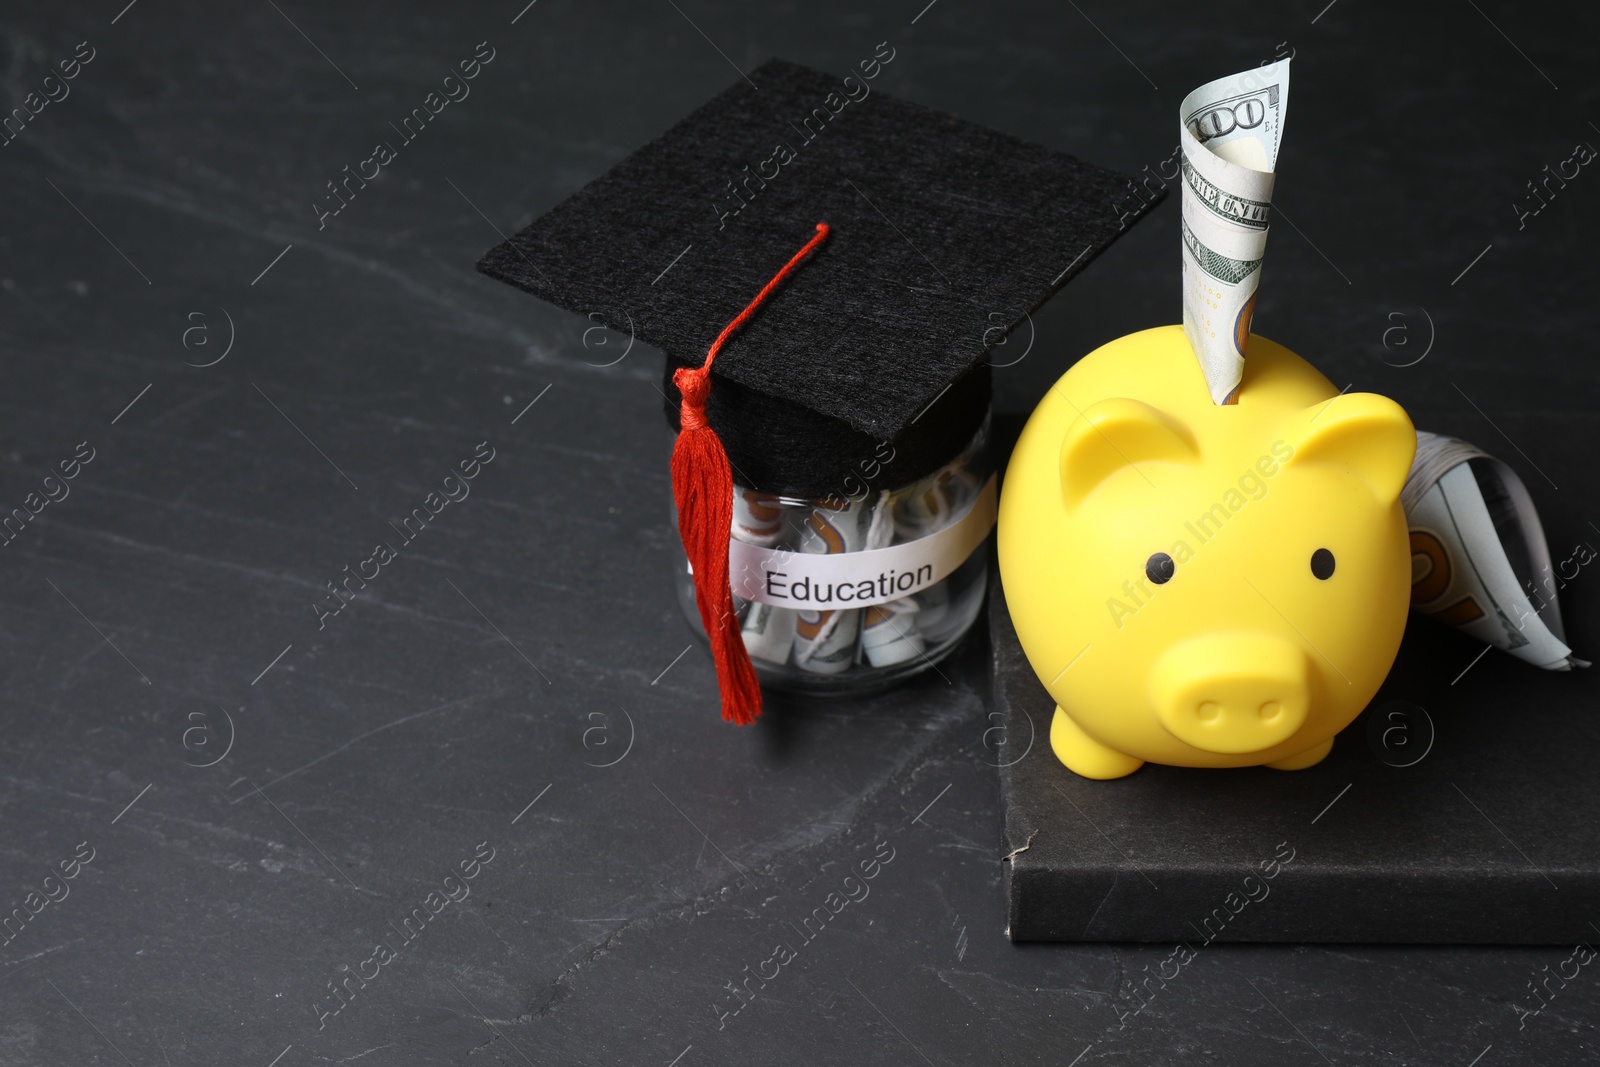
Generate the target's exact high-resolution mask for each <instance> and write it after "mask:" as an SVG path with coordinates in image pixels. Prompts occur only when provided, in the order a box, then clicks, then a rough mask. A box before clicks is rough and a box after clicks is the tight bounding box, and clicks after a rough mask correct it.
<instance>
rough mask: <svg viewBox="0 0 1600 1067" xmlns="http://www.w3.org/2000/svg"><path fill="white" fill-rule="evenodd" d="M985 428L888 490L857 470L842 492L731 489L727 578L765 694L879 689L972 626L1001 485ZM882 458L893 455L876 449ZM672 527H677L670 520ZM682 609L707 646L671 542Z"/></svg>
mask: <svg viewBox="0 0 1600 1067" xmlns="http://www.w3.org/2000/svg"><path fill="white" fill-rule="evenodd" d="M988 445H989V422H988V420H987V419H985V420H984V422H983V425H982V426H981V427H980V428H979V430H978V432H977V433H976V434H975V435H974V436H973V438H972V440H971V441H969V442H968V443H967V445H966V447H965V448H963V449H962V450H961V452H960V454H959V455H957V456H956V457H955V458H954V459H953V460H951V461H950V462H949V463H947V464H945V465H944V466H943V467H941V468H939V469H938V470H936V471H934V472H933V473H932V474H929V475H927V476H925V477H923V478H919V479H917V480H916V481H914V482H912V483H910V484H909V485H903V486H900V487H898V488H893V489H884V488H881V487H878V486H874V485H873V484H872V481H873V479H872V478H871V477H870V476H867V471H869V470H871V471H873V472H879V471H880V470H882V469H887V467H888V466H889V464H890V461H891V460H892V459H893V452H892V450H890V451H889V452H888V454H887V455H880V456H878V457H876V458H875V461H874V462H871V463H864V464H862V474H863V477H861V478H859V479H847V481H849V482H852V483H853V484H847V485H844V486H841V492H840V494H839V495H837V496H832V497H827V498H821V499H804V498H800V497H791V496H780V495H777V494H773V493H766V492H763V491H761V490H759V489H756V488H753V487H749V486H739V485H735V486H734V507H733V529H732V531H731V537H730V543H729V578H730V584H731V585H732V587H733V593H734V604H735V606H736V607H737V609H738V612H739V619H740V629H741V631H742V633H743V634H744V644H745V648H746V650H747V651H749V653H750V660H751V662H752V663H753V664H754V665H755V669H756V674H757V675H758V676H759V677H760V679H761V683H762V685H763V686H766V687H770V688H773V689H780V690H794V691H809V692H821V693H846V692H865V691H871V690H875V689H881V688H885V687H887V686H889V685H891V684H893V683H895V682H898V681H900V680H902V679H905V678H909V677H911V676H912V675H914V674H919V673H921V672H922V671H925V670H928V669H929V668H931V667H933V666H934V664H936V663H938V662H939V660H941V659H943V658H944V657H945V656H947V655H949V653H950V652H951V651H952V650H953V649H954V648H955V646H956V644H957V643H958V642H960V640H961V638H962V637H963V636H964V635H965V634H966V632H967V631H968V630H969V629H971V628H972V624H973V622H974V621H976V619H977V617H978V612H979V609H980V607H981V605H982V601H983V594H984V590H985V588H986V587H987V585H988V569H989V564H988V558H989V556H988V552H987V551H986V549H985V547H984V546H985V545H986V544H987V541H988V535H989V532H990V531H991V530H992V529H993V528H994V517H995V508H996V501H997V485H996V479H995V477H994V470H993V464H992V462H991V460H990V457H989V452H988ZM883 447H884V448H885V449H889V446H887V445H886V446H883ZM673 529H674V530H676V529H677V519H676V516H674V517H673ZM676 585H677V593H678V602H679V605H680V606H681V607H682V609H683V613H684V617H685V618H686V619H688V621H689V625H690V627H691V628H692V629H693V630H694V632H695V634H696V635H697V636H698V637H699V638H700V640H701V641H702V642H703V643H704V642H706V640H707V639H706V633H705V628H704V626H702V625H701V621H700V612H699V610H698V608H697V607H696V606H695V592H694V575H693V572H692V571H691V569H690V567H689V563H688V560H687V559H686V558H685V557H684V556H683V552H682V546H681V545H680V546H679V550H678V556H677V578H676Z"/></svg>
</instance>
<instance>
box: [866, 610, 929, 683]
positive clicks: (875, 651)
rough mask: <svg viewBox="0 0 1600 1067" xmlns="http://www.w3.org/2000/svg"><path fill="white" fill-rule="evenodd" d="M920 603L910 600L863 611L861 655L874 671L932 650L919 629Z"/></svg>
mask: <svg viewBox="0 0 1600 1067" xmlns="http://www.w3.org/2000/svg"><path fill="white" fill-rule="evenodd" d="M916 611H917V605H916V602H915V601H913V600H912V599H911V598H909V597H907V598H905V599H902V600H891V601H889V602H888V603H887V604H874V605H872V607H870V608H862V609H861V654H862V655H864V656H865V657H866V658H867V662H868V663H870V664H872V665H873V666H874V667H893V666H894V665H895V664H897V663H904V662H906V661H907V660H911V659H916V658H917V657H919V656H921V655H922V654H923V653H924V652H926V651H927V650H928V643H927V640H926V639H925V638H924V637H923V636H922V631H920V630H919V629H917V623H916Z"/></svg>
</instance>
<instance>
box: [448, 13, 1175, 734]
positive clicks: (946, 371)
mask: <svg viewBox="0 0 1600 1067" xmlns="http://www.w3.org/2000/svg"><path fill="white" fill-rule="evenodd" d="M887 47H888V46H887V45H886V44H885V45H880V46H879V47H878V50H877V52H876V53H875V55H874V57H873V58H872V59H870V60H864V61H862V62H861V63H860V64H858V69H857V70H856V71H852V72H851V74H849V75H848V76H846V77H843V78H840V77H835V76H832V75H828V74H822V73H819V72H817V71H814V70H809V69H807V68H805V67H801V66H796V65H795V64H793V63H785V62H781V61H778V60H773V61H771V62H768V63H766V64H764V65H763V66H761V67H759V68H757V69H756V70H755V71H753V72H752V73H751V75H750V77H749V78H748V79H744V80H741V81H738V82H735V83H734V85H733V86H732V87H731V88H730V89H728V90H726V91H725V92H723V93H722V94H721V95H719V96H717V97H716V98H715V99H713V100H712V101H711V102H710V103H708V104H706V105H705V106H703V107H701V108H700V109H699V110H697V111H695V112H694V113H693V114H691V115H690V116H689V117H688V118H686V119H684V120H683V121H682V122H680V123H678V124H677V125H676V126H674V127H673V128H672V129H670V130H668V131H667V132H666V133H665V134H664V135H662V136H661V137H659V138H657V139H656V140H654V141H652V142H650V143H649V144H647V145H645V146H644V147H643V148H641V149H639V151H637V152H635V153H634V154H633V155H631V156H629V157H628V158H627V159H625V160H623V161H622V162H621V163H619V164H617V165H616V166H615V167H613V168H612V169H611V170H610V171H609V172H607V173H606V174H604V175H603V176H601V177H599V178H597V179H595V180H594V181H592V182H590V183H589V184H588V185H586V186H584V188H582V189H580V190H579V191H578V192H577V193H575V194H573V195H572V196H571V197H570V198H568V199H567V200H566V201H565V202H563V203H562V204H559V205H557V206H556V207H555V208H554V209H553V210H551V211H550V212H549V213H548V214H546V215H545V216H543V217H542V218H540V219H538V220H536V221H535V222H534V223H533V224H532V225H530V226H528V227H527V228H526V229H524V230H522V231H521V232H520V233H518V234H517V235H516V236H515V237H513V238H511V239H510V240H509V241H507V242H505V243H504V244H501V245H499V246H497V247H495V248H493V249H491V250H490V251H489V252H488V253H487V254H486V255H485V256H484V257H483V259H482V260H481V261H480V262H479V264H478V267H479V269H480V270H482V271H483V272H484V273H486V274H489V275H491V276H492V277H495V278H499V279H501V280H503V281H507V282H510V283H511V284H513V285H516V286H518V287H519V288H522V289H525V290H527V291H528V292H530V293H533V294H534V295H535V296H540V297H543V298H544V299H546V300H548V301H550V302H551V303H554V304H556V305H558V306H560V307H563V308H566V309H567V310H569V311H574V312H577V313H579V314H582V315H586V316H589V317H590V318H591V319H594V320H598V321H601V322H604V323H605V324H606V325H608V326H610V327H612V328H614V329H617V330H620V331H624V332H628V333H630V334H631V335H633V336H634V337H637V338H638V339H639V340H640V341H643V342H645V343H646V344H649V345H653V346H655V347H657V348H661V349H664V350H665V351H666V353H667V370H666V381H665V388H664V390H663V392H664V394H665V395H666V396H667V398H668V399H667V404H668V419H669V421H671V422H672V423H673V425H674V426H679V425H680V422H681V427H680V433H679V436H678V442H677V445H676V446H675V448H674V451H673V465H672V469H673V490H674V495H675V497H676V499H677V502H678V513H679V514H678V522H679V531H680V533H681V534H682V536H683V541H684V549H685V551H686V553H687V554H688V557H689V561H690V563H691V565H692V567H693V572H694V576H695V577H694V580H695V591H696V599H697V601H698V606H699V609H700V616H701V620H702V622H703V623H704V624H705V627H706V631H707V634H708V636H709V637H710V639H711V646H712V654H713V657H714V658H715V660H716V662H717V674H718V681H719V684H720V685H721V688H722V699H723V716H724V717H725V718H728V719H731V720H733V721H736V722H748V721H750V720H751V719H752V718H754V717H755V715H756V714H758V713H759V711H760V691H759V688H758V686H757V682H756V677H755V673H754V671H753V669H752V667H751V664H750V659H749V657H748V655H747V654H746V651H745V648H744V645H743V643H742V639H741V636H740V632H739V622H738V619H737V616H736V614H735V611H734V602H733V599H732V594H731V592H730V589H729V585H728V578H727V567H728V558H727V556H728V543H727V540H728V531H729V524H730V520H731V509H732V503H731V499H732V484H731V481H730V472H729V466H730V464H731V467H732V471H733V472H736V474H737V480H738V482H739V483H740V484H743V485H745V486H747V487H749V488H753V489H758V490H763V491H766V492H772V493H779V494H783V495H787V496H797V497H808V498H818V497H830V496H838V495H841V494H843V493H845V492H847V491H848V486H849V485H850V484H851V480H850V479H851V476H852V475H853V473H854V472H855V471H856V469H857V468H858V466H859V465H860V464H861V463H862V462H863V461H865V460H868V459H871V458H872V457H874V456H875V455H877V454H878V452H877V449H878V447H879V446H880V444H881V443H882V442H885V441H887V442H891V443H892V446H893V450H894V451H893V453H892V454H893V456H894V459H893V462H892V469H891V470H889V471H888V472H887V473H886V477H887V478H888V479H890V480H892V481H893V482H894V483H895V484H897V485H906V484H908V483H910V482H912V481H914V480H915V479H917V478H920V477H922V476H923V475H926V474H929V473H931V472H933V471H934V470H936V469H938V468H939V467H941V466H942V465H944V464H945V463H947V462H949V461H950V460H951V459H953V458H954V457H955V456H956V455H957V454H958V453H959V452H960V451H961V450H962V448H963V447H964V446H965V445H966V444H967V442H968V441H969V439H971V438H972V436H973V434H974V433H975V432H976V431H977V430H978V428H979V426H980V425H981V424H982V423H983V420H984V418H985V415H986V414H987V412H988V407H989V369H988V366H987V363H986V361H985V359H984V357H985V355H986V354H987V353H988V351H989V350H990V349H991V348H993V347H994V346H995V345H996V344H998V343H999V342H1000V341H1001V340H1002V339H1003V338H1004V336H1005V334H1006V333H1007V332H1008V331H1009V330H1010V329H1011V328H1012V327H1013V326H1014V325H1015V324H1016V323H1018V322H1020V321H1022V319H1023V318H1024V317H1025V315H1026V314H1027V313H1028V312H1030V311H1032V310H1033V309H1035V308H1037V307H1038V306H1039V305H1040V304H1042V303H1044V301H1045V300H1046V299H1048V298H1049V296H1050V295H1051V294H1052V293H1053V292H1055V291H1056V290H1057V289H1059V288H1060V287H1061V286H1062V285H1064V284H1065V283H1066V282H1067V280H1068V279H1069V278H1070V277H1071V276H1072V275H1073V274H1075V273H1076V272H1078V271H1080V270H1082V269H1083V268H1084V267H1085V266H1086V265H1087V264H1088V263H1089V261H1090V260H1092V259H1093V258H1094V257H1095V255H1096V254H1098V253H1099V252H1100V251H1101V250H1102V249H1104V248H1105V247H1106V246H1107V245H1109V244H1110V243H1111V242H1112V241H1114V240H1116V238H1117V237H1118V235H1120V234H1121V232H1122V231H1123V230H1124V229H1126V228H1127V226H1128V224H1129V223H1130V222H1131V221H1134V220H1136V219H1137V218H1138V217H1139V216H1140V215H1142V214H1143V213H1144V212H1145V211H1146V210H1147V209H1148V208H1149V207H1150V206H1151V205H1152V204H1154V203H1155V201H1156V199H1158V198H1159V197H1156V198H1150V199H1146V197H1145V196H1144V195H1141V194H1140V193H1138V192H1136V191H1135V188H1134V186H1133V184H1132V182H1130V181H1129V180H1128V179H1126V178H1123V177H1121V176H1119V175H1116V174H1113V173H1111V172H1110V171H1106V170H1102V169H1101V168H1099V167H1095V166H1091V165H1089V164H1086V163H1082V162H1079V161H1078V160H1076V159H1073V158H1071V157H1070V156H1064V155H1061V154H1059V153H1055V152H1050V151H1047V150H1045V149H1043V148H1039V147H1037V146H1035V145H1031V144H1028V143H1026V142H1024V141H1020V140H1017V139H1016V138H1014V137H1008V136H1006V135H1004V134H1000V133H996V132H994V131H993V130H988V129H984V128H983V127H981V126H976V125H973V124H972V123H969V122H963V121H962V120H960V119H957V118H955V117H953V116H951V115H946V114H942V113H940V112H937V111H931V110H929V109H927V108H924V107H919V106H917V105H915V104H908V103H905V102H903V101H899V100H894V99H892V98H890V97H887V96H884V95H883V94H881V93H879V92H877V91H876V90H875V88H874V86H873V84H872V80H873V79H874V78H876V77H877V76H878V75H879V74H881V72H882V69H883V66H884V65H886V64H888V63H891V62H892V61H893V59H894V51H893V49H889V51H888V53H887V54H885V53H884V49H885V48H887ZM802 247H803V248H804V250H803V251H800V250H802ZM797 253H798V254H797ZM802 261H804V262H802ZM785 264H787V266H785ZM780 270H781V271H782V272H783V273H782V274H780ZM780 280H781V283H782V284H781V287H779V284H778V283H779V281H780ZM758 294H759V295H758ZM769 296H770V298H769V299H766V300H765V301H764V302H763V299H762V298H763V297H769ZM758 305H759V307H758ZM736 320H737V321H736ZM730 323H732V324H734V325H733V326H730ZM735 327H737V332H734V331H735ZM714 341H715V342H716V347H715V349H714V350H713V351H712V352H711V353H709V354H708V349H710V348H711V346H712V345H713V342H714ZM724 342H726V343H725V344H724ZM716 353H720V354H716ZM713 354H715V362H714V364H712V365H711V368H708V369H705V370H701V369H700V368H702V367H703V366H704V365H706V364H708V362H709V361H710V360H711V358H712V355H713ZM688 368H695V371H694V373H690V372H689V370H688ZM712 368H714V369H712ZM675 372H677V373H678V374H679V375H680V376H679V377H678V379H677V381H678V382H681V383H682V384H683V385H684V387H685V389H686V390H688V393H689V394H690V395H689V396H688V398H687V399H685V398H684V395H683V394H680V392H679V390H678V388H677V386H676V385H675V384H674V373H675ZM708 388H709V392H708ZM680 406H681V411H682V418H681V419H680V417H679V414H680ZM724 450H726V458H724V455H723V452H724Z"/></svg>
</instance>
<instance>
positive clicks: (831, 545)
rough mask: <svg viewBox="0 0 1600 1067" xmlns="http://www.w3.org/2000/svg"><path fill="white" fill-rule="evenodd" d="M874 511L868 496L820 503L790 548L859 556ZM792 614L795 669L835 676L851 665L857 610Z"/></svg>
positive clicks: (858, 627) (858, 624)
mask: <svg viewBox="0 0 1600 1067" xmlns="http://www.w3.org/2000/svg"><path fill="white" fill-rule="evenodd" d="M874 511H875V508H874V506H873V503H872V500H871V498H867V499H864V500H825V501H820V502H818V504H817V506H816V507H814V508H812V509H811V514H810V515H809V516H807V518H806V521H805V525H804V527H802V529H801V532H800V537H799V543H798V544H797V545H796V546H795V547H796V549H797V550H798V551H800V552H812V553H816V554H818V555H832V554H834V553H837V552H860V551H861V550H862V549H864V548H866V547H867V537H868V532H869V530H870V529H871V527H872V519H873V514H874ZM797 614H798V617H797V618H796V619H795V627H794V629H795V634H794V662H795V666H797V667H800V668H801V669H803V670H808V671H811V672H812V673H814V674H838V673H840V672H841V671H846V670H849V669H850V667H851V666H852V665H854V663H855V659H856V640H857V638H858V637H859V636H860V632H861V611H860V609H858V608H849V609H845V610H839V609H831V610H827V611H801V612H798V613H797Z"/></svg>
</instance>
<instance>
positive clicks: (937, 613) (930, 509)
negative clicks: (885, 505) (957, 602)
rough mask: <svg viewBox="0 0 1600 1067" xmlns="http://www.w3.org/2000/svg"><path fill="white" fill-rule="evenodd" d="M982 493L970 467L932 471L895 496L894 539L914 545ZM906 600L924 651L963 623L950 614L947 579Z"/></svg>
mask: <svg viewBox="0 0 1600 1067" xmlns="http://www.w3.org/2000/svg"><path fill="white" fill-rule="evenodd" d="M982 489H983V485H982V483H981V482H980V481H979V480H978V479H977V477H975V476H974V475H973V474H972V472H971V469H970V464H968V463H963V462H962V461H961V460H957V461H956V462H954V463H951V464H950V465H949V466H946V467H944V468H943V469H941V470H938V471H935V472H934V473H933V474H930V475H929V476H928V477H926V478H924V479H922V480H921V481H919V482H916V483H913V484H912V485H910V486H908V487H907V488H906V489H905V490H903V491H902V492H900V493H899V494H897V496H896V498H895V501H894V531H895V536H897V537H899V538H900V539H901V540H905V541H914V540H916V539H917V538H920V537H926V536H928V535H929V534H932V533H936V532H937V531H939V530H942V529H944V528H945V527H946V526H948V525H949V524H950V522H951V521H952V520H953V519H954V518H955V517H956V516H957V515H961V514H964V513H965V512H966V510H967V508H968V507H970V506H971V504H972V501H973V500H974V499H975V498H976V497H977V495H978V494H979V493H980V492H981V491H982ZM907 599H908V600H909V601H910V602H911V603H913V604H915V606H916V608H917V613H916V615H915V618H914V625H915V627H916V630H917V632H918V634H919V635H920V638H921V640H922V642H923V644H924V647H928V646H937V645H941V644H943V643H944V642H945V641H946V640H947V639H948V638H950V637H951V636H952V635H953V634H954V632H955V631H956V630H959V629H961V628H962V626H963V624H964V623H965V619H966V616H965V614H963V613H958V612H954V611H952V610H951V603H950V579H948V578H947V579H945V580H944V581H942V582H936V583H935V584H933V585H930V586H929V587H928V588H926V589H924V590H922V591H921V592H919V593H916V594H914V595H913V596H911V597H909V598H907ZM896 603H900V602H898V601H897V602H896ZM886 606H887V605H886ZM885 622H887V620H885ZM893 622H894V625H896V626H901V627H904V626H906V625H908V623H907V621H906V620H904V619H895V620H893Z"/></svg>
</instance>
